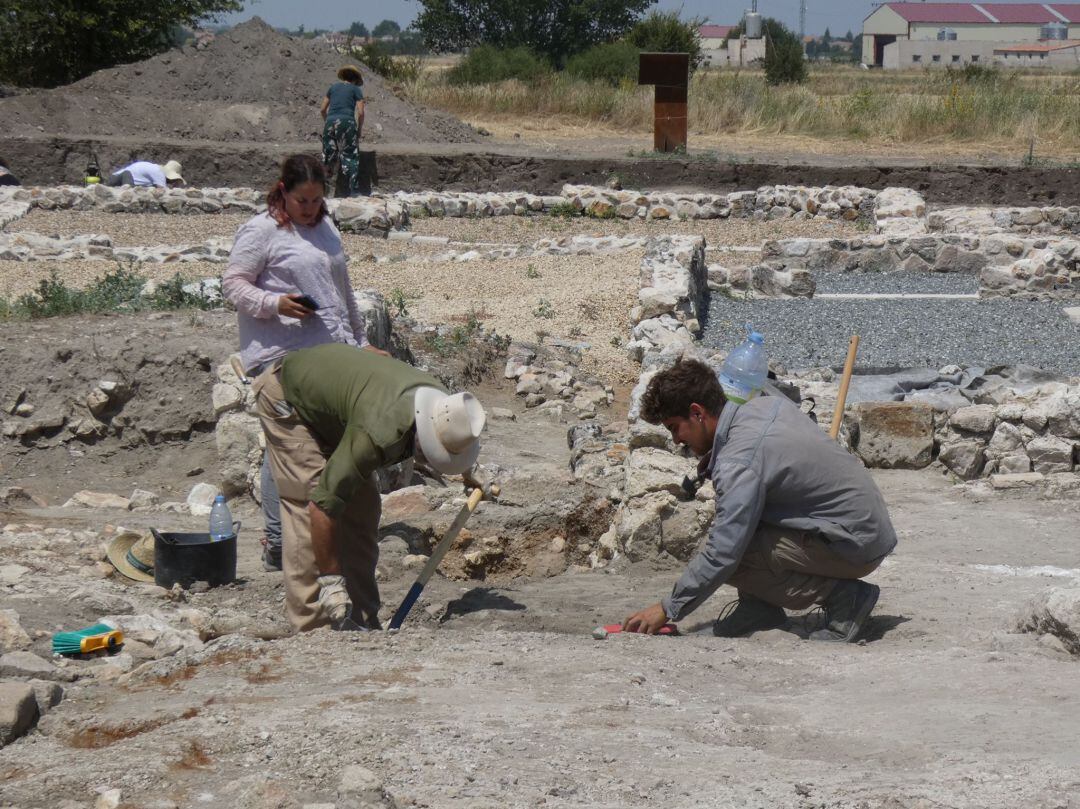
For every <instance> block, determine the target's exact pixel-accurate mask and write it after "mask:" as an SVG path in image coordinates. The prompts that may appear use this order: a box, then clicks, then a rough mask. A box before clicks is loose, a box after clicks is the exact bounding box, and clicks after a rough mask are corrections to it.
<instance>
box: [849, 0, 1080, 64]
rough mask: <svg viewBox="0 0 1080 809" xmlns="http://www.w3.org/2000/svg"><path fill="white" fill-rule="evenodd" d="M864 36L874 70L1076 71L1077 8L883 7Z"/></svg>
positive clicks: (1079, 45) (1079, 58) (1079, 44)
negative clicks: (987, 67) (967, 67)
mask: <svg viewBox="0 0 1080 809" xmlns="http://www.w3.org/2000/svg"><path fill="white" fill-rule="evenodd" d="M862 35H863V61H864V62H865V63H866V64H867V65H870V66H876V67H884V68H890V69H898V68H909V67H921V66H929V67H934V66H940V67H944V66H946V65H953V66H962V65H967V64H985V65H1000V66H1003V67H1013V66H1023V67H1032V66H1034V67H1052V68H1056V69H1070V68H1076V67H1080V3H884V4H882V5H880V6H878V8H876V9H875V10H874V11H873V12H872V13H871V14H870V15H869V16H868V17H867V18H866V19H865V20H864V21H863V32H862Z"/></svg>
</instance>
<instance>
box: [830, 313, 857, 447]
mask: <svg viewBox="0 0 1080 809" xmlns="http://www.w3.org/2000/svg"><path fill="white" fill-rule="evenodd" d="M858 351H859V335H857V334H853V335H852V336H851V342H850V343H848V347H847V360H846V361H845V362H844V375H843V376H842V377H841V378H840V393H839V395H838V396H837V397H836V412H834V413H833V417H832V427H830V428H829V437H830V438H832V439H833V440H834V441H835V440H836V437H837V436H838V435H840V425H841V424H843V423H844V403H845V402H846V401H847V391H848V385H850V384H851V372H852V371H854V370H855V355H856V354H857V353H858Z"/></svg>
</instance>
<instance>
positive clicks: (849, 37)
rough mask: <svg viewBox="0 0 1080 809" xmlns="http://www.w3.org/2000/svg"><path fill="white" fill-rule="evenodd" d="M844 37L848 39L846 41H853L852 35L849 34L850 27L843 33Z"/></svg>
mask: <svg viewBox="0 0 1080 809" xmlns="http://www.w3.org/2000/svg"><path fill="white" fill-rule="evenodd" d="M844 39H845V40H846V41H848V42H853V41H854V37H852V35H851V29H850V28H849V29H848V32H847V33H846V34H844Z"/></svg>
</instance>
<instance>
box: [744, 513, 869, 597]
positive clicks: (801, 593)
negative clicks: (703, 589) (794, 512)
mask: <svg viewBox="0 0 1080 809" xmlns="http://www.w3.org/2000/svg"><path fill="white" fill-rule="evenodd" d="M884 558H885V557H881V558H880V559H874V560H873V561H871V562H866V563H863V564H859V563H856V562H849V561H848V560H847V559H844V558H843V557H841V556H838V555H837V554H836V553H835V552H834V551H833V550H832V548H831V547H830V545H829V543H828V542H827V541H826V540H825V539H823V538H822V537H821V535H820V534H817V533H810V532H807V531H796V530H792V529H790V528H781V527H779V526H776V525H768V524H766V523H760V524H759V525H758V530H757V533H756V534H754V537H753V539H752V540H750V547H748V548H747V549H746V553H745V554H743V558H742V560H741V561H740V562H739V567H738V568H737V569H736V570H735V575H733V576H732V577H731V578H730V579H728V581H727V583H728V584H730V585H731V586H732V587H734V588H735V589H736V590H738V591H739V592H740V593H749V594H750V595H752V596H756V597H757V598H760V599H761V600H762V601H765V602H767V603H769V604H773V605H775V606H777V607H784V608H785V609H789V610H804V609H807V608H808V607H811V606H813V605H814V604H821V603H823V602H824V601H825V599H826V598H828V597H829V594H830V593H832V590H833V587H835V586H836V583H837V581H839V580H840V579H861V578H863V577H864V576H869V575H870V574H871V573H873V572H874V571H875V570H877V568H878V565H880V564H881V561H882V559H884Z"/></svg>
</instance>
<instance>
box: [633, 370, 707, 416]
mask: <svg viewBox="0 0 1080 809" xmlns="http://www.w3.org/2000/svg"><path fill="white" fill-rule="evenodd" d="M726 401H727V399H725V398H724V391H723V390H722V389H721V388H720V381H719V380H718V379H717V378H716V372H715V371H713V369H712V368H710V367H709V366H708V365H706V364H705V363H703V362H699V361H698V360H691V359H685V358H680V359H679V360H678V361H677V362H676V363H675V364H674V365H673V366H671V367H670V368H668V369H667V370H664V371H661V372H660V373H658V374H657V375H656V376H654V377H653V378H652V380H650V382H649V387H648V388H646V389H645V394H644V395H643V396H642V397H641V417H642V418H643V419H645V421H647V422H649V424H660V423H662V422H663V421H664V419H670V418H675V417H679V418H688V417H689V416H690V405H692V404H699V405H701V406H702V407H703V408H705V410H706V411H707V412H709V413H711V414H712V415H714V416H716V415H719V413H720V410H721V408H723V406H724V402H726Z"/></svg>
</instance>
